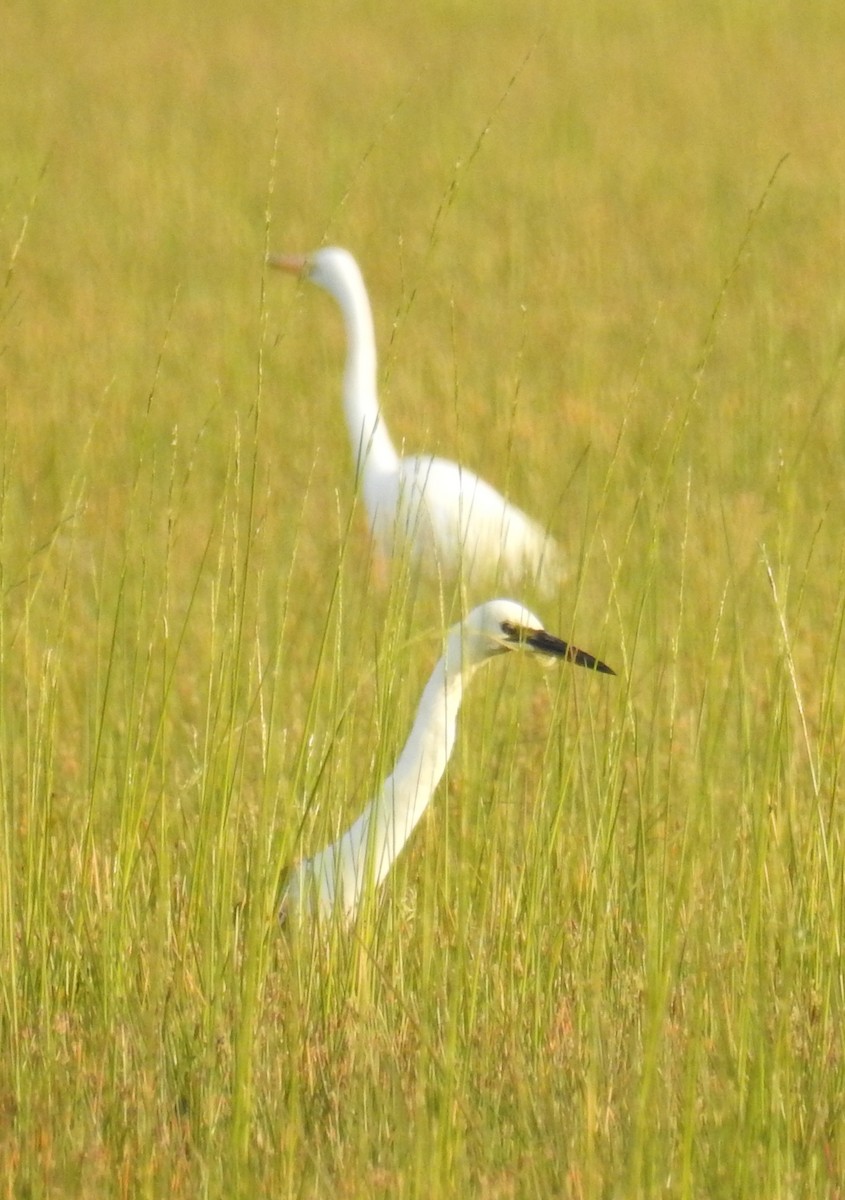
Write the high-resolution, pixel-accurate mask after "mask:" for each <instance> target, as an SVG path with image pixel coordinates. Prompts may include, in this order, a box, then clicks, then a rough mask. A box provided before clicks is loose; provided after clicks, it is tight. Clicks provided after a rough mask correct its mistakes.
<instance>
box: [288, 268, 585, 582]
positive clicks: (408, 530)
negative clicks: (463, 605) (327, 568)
mask: <svg viewBox="0 0 845 1200" xmlns="http://www.w3.org/2000/svg"><path fill="white" fill-rule="evenodd" d="M267 261H268V263H269V264H270V266H273V267H278V268H280V269H281V270H283V271H289V272H292V273H294V274H296V275H299V276H302V277H304V278H306V279H310V280H311V282H312V283H316V284H318V285H319V286H320V287H321V288H324V289H325V291H327V292H328V293H329V294H330V295H331V296H333V297H334V298H335V300H336V301H337V303H338V304H339V305H340V310H341V312H342V314H343V320H344V323H345V326H346V338H347V355H346V369H345V372H344V378H343V404H344V409H345V412H346V423H347V426H348V428H349V437H350V440H351V442H352V456H353V459H354V461H355V466H356V475H357V477H358V478H359V479H360V481H361V491H362V493H363V499H364V506H365V508H366V510H367V517H368V520H369V526H370V533H371V534H372V537H373V539H374V542H375V545H376V549H377V551H378V552H379V553H380V554H381V555H382V556H383V557H384V558H393V557H395V556H397V555H404V554H407V555H408V559H409V562H410V564H411V565H412V566H420V565H421V566H422V567H423V568H424V569H427V570H428V572H429V574H434V575H440V574H441V573H442V575H443V576H444V577H445V578H452V579H454V578H458V577H460V578H461V579H462V580H463V582H464V584H465V585H466V586H472V585H473V583H476V582H478V581H479V580H481V579H483V580H486V581H487V582H491V581H494V580H495V581H496V582H500V583H502V584H504V585H505V586H507V587H516V586H518V585H519V584H521V583H524V582H525V581H526V580H532V581H533V582H534V583H536V584H537V586H538V587H539V588H540V589H541V590H542V591H543V592H544V593H546V594H551V593H552V592H553V591H554V589H555V587H556V586H557V584H558V583H559V581H560V579H561V578H562V576H563V562H562V557H561V553H560V549H559V547H558V546H557V544H556V543H555V541H554V539H553V538H552V537H551V536H550V535H549V533H548V532H547V531H546V530H545V529H543V527H542V526H541V525H539V524H538V523H537V522H536V521H533V520H532V519H531V518H530V517H528V516H526V514H525V513H524V512H523V511H522V510H521V509H519V508H517V506H516V505H515V504H511V503H510V502H509V501H508V500H506V499H505V498H504V496H501V495H500V494H499V493H498V492H497V491H496V490H495V489H494V488H492V487H491V486H490V484H489V483H485V481H484V480H483V479H479V477H478V476H477V475H475V474H474V473H473V472H472V471H470V470H468V468H466V467H463V466H461V465H460V464H459V463H454V462H449V461H447V460H446V459H443V458H435V457H432V456H431V455H428V454H423V455H419V456H416V457H405V456H402V455H400V454H398V453H397V451H396V448H395V446H394V445H393V442H392V441H391V438H390V434H389V433H388V431H387V425H386V424H385V421H384V418H383V417H382V414H381V410H380V408H379V402H378V388H377V361H376V341H375V331H374V327H373V315H372V310H371V308H370V301H369V297H368V295H367V289H366V287H365V285H364V280H363V277H362V275H361V271H360V269H359V267H358V264H357V262H356V261H355V259H354V258H353V257H352V255H351V254H350V253H349V251H348V250H343V249H340V248H337V247H326V248H324V249H322V250H317V251H315V252H314V253H313V254H308V255H281V254H277V255H270V256H269V257H268V260H267Z"/></svg>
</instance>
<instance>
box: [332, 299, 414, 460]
mask: <svg viewBox="0 0 845 1200" xmlns="http://www.w3.org/2000/svg"><path fill="white" fill-rule="evenodd" d="M337 300H338V303H339V304H340V309H341V312H342V313H343V321H344V325H345V326H346V338H347V353H346V367H345V370H344V375H343V407H344V411H345V413H346V424H347V426H348V429H349V440H350V442H351V443H352V456H353V458H354V460H355V464H356V471H357V472H358V473H359V474H361V473H363V472H364V471H370V470H376V471H379V470H381V471H395V470H396V468H397V466H398V462H399V459H398V456H397V454H396V450H395V449H394V447H393V442H392V441H391V439H390V434H389V433H388V432H387V426H386V425H385V423H384V418H383V417H382V415H381V410H380V409H379V403H378V386H377V377H378V362H377V357H376V337H375V328H374V326H373V314H372V310H371V308H370V301H369V298H368V296H367V290H366V288H365V287H364V281H363V279H361V278H360V277H358V278H356V279H352V280H347V281H346V286H345V287H344V289H343V291H342V292H340V293H338V295H337Z"/></svg>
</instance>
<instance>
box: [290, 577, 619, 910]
mask: <svg viewBox="0 0 845 1200" xmlns="http://www.w3.org/2000/svg"><path fill="white" fill-rule="evenodd" d="M513 650H517V651H518V650H521V651H525V652H528V653H531V654H535V655H539V656H540V657H541V658H546V659H566V660H567V661H568V662H572V663H576V664H577V665H578V666H582V667H587V668H589V669H590V670H593V671H600V672H602V673H604V674H605V675H614V674H615V672H614V671H612V670H611V668H610V667H608V666H606V665H605V663H603V662H600V661H599V660H598V659H596V658H594V657H593V655H592V654H587V653H586V651H584V650H579V649H578V648H577V647H576V646H571V645H569V644H568V643H566V642H564V641H561V640H560V638H557V637H554V636H553V635H552V634H550V633H547V632H546V631H545V629H544V628H543V626H542V624H541V623H540V621H539V619H538V618H537V617H535V616H534V615H533V613H531V612H529V611H528V609H526V608H524V607H523V606H522V605H521V604H518V603H516V602H515V601H513V600H489V601H488V602H487V603H486V604H482V605H480V606H479V607H478V608H476V609H474V610H473V611H472V612H471V613H470V614H469V616H468V617H467V618H466V619H465V620H464V621H463V622H462V623H458V624H457V625H455V626H453V628H452V629H451V630H450V631H449V633H448V635H447V637H446V647H445V653H444V654H443V657H442V658H441V659H440V661H439V662H438V663H437V666H436V667H435V668H434V670H433V671H432V673H431V678H430V679H429V681H428V683H427V684H426V686H425V689H424V691H423V694H422V699H421V700H420V703H419V707H418V709H417V714H416V717H415V719H414V724H413V727H412V729H411V734H410V737H409V738H408V741H407V742H406V743H405V747H404V749H403V750H402V753H401V754H400V755H399V759H398V761H397V763H396V766H395V767H394V769H393V773H392V774H391V775H390V777H389V778H388V779H387V780H386V781H385V783H384V786H383V787H382V790H381V792H380V794H379V795H378V796H377V798H376V799H375V800H373V801H372V802H371V803H370V804H369V805H368V806H367V807H366V808H365V809H364V811H363V812H362V813H361V815H360V816H359V817H358V819H357V820H356V821H355V822H354V823H353V824H352V825H351V826H350V827H349V829H347V830H346V832H345V833H344V834H343V835H342V836H341V837H339V838H338V840H337V841H335V842H332V844H331V845H329V846H326V848H325V849H324V850H321V851H320V852H319V853H318V854H315V855H314V856H313V858H308V859H305V860H303V861H301V862H299V863H298V864H297V865H296V866H295V867H294V868H293V870H292V872H291V874H290V876H289V878H288V881H287V886H286V889H285V893H284V896H283V900H282V915H283V916H284V917H285V918H286V919H287V917H288V916H290V915H293V916H294V917H299V918H303V917H314V916H318V917H323V918H325V917H328V916H330V915H331V914H332V913H334V912H338V913H339V914H341V915H342V916H343V917H345V918H346V919H347V920H348V919H351V918H352V917H353V916H354V915H355V913H356V911H357V909H358V907H359V905H360V903H361V900H362V898H363V897H364V896H365V895H366V894H367V893H368V890H370V889H372V890H375V888H377V887H378V886H379V884H380V883H382V881H383V880H384V879H385V877H386V876H387V874H388V872H389V871H390V868H391V867H392V866H393V863H394V862H395V861H396V858H397V857H398V855H399V854H400V853H401V851H402V849H403V847H404V846H405V844H406V842H407V841H408V839H409V838H410V836H411V834H412V833H413V831H414V828H415V827H416V825H417V824H418V822H419V820H420V818H421V817H422V815H423V813H424V812H425V810H426V808H427V807H428V804H429V801H430V800H431V798H432V796H433V794H434V791H435V789H436V787H437V785H438V783H439V782H440V779H441V777H442V775H443V772H444V771H445V769H446V764H447V762H448V761H449V756H450V755H451V753H452V748H453V746H454V744H455V729H456V725H457V720H458V710H459V709H460V706H461V699H462V697H463V692H464V688H465V687H466V686H467V684H468V683H469V681H470V680H471V679H472V677H473V676H474V675H475V673H476V671H477V670H478V669H479V667H481V666H482V665H483V664H484V663H485V662H487V661H488V660H489V659H491V658H495V657H496V656H497V655H500V654H506V653H507V652H508V651H513Z"/></svg>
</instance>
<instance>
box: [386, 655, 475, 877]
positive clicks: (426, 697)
mask: <svg viewBox="0 0 845 1200" xmlns="http://www.w3.org/2000/svg"><path fill="white" fill-rule="evenodd" d="M478 665H479V664H477V663H475V664H472V665H467V666H463V667H459V668H455V667H451V666H450V665H449V662H448V656H447V655H444V657H443V658H441V660H440V662H439V663H438V664H437V666H436V667H435V668H434V671H433V672H432V675H431V678H430V679H429V681H428V683H427V684H426V687H425V690H424V691H423V694H422V698H421V700H420V703H419V707H418V708H417V715H416V717H415V718H414V725H413V728H412V730H411V734H410V737H409V738H408V741H407V742H406V744H405V747H404V749H403V751H402V753H401V754H400V756H399V760H398V762H397V763H396V766H395V768H394V770H393V774H392V775H391V776H390V778H389V779H387V780H386V782H385V785H384V787H383V789H382V793H381V796H380V797H379V798H378V800H376V801H375V803H374V804H373V806H372V807H373V814H372V816H373V819H374V821H375V828H374V830H372V831H371V834H370V836H371V838H372V841H371V846H372V853H373V859H372V861H373V864H374V882H375V884H376V886H377V885H378V884H379V883H381V881H382V880H383V879H384V877H385V876H386V875H387V873H388V872H389V870H390V868H391V866H392V865H393V862H394V861H395V859H396V858H397V857H398V855H399V854H400V853H401V852H402V849H403V848H404V846H405V843H406V842H407V841H408V839H409V838H410V836H411V834H412V833H413V831H414V829H415V828H416V826H417V824H418V823H419V821H420V818H421V817H422V815H423V813H424V812H425V810H426V808H427V807H428V805H429V802H430V801H431V798H432V796H433V795H434V792H435V789H436V788H437V785H438V783H439V782H440V780H441V779H442V777H443V772H444V771H445V770H446V764H447V763H448V761H449V757H450V755H451V753H452V749H453V747H454V745H455V734H456V729H457V721H458V712H459V711H460V707H461V700H462V698H463V690H464V687H465V686H466V684H467V683H468V682H469V679H470V677H471V676H472V674H474V672H475V668H476V667H477V666H478Z"/></svg>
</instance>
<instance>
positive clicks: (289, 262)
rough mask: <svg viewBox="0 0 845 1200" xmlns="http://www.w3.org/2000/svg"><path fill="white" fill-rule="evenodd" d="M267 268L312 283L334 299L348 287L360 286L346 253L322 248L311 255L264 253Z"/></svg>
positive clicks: (358, 270) (356, 271) (350, 259)
mask: <svg viewBox="0 0 845 1200" xmlns="http://www.w3.org/2000/svg"><path fill="white" fill-rule="evenodd" d="M267 265H268V266H270V267H275V268H276V269H277V270H279V271H287V272H288V274H290V275H298V276H299V277H300V279H308V280H309V281H310V282H311V283H316V284H317V286H318V287H321V288H323V289H324V290H325V291H327V292H329V293H330V294H331V295H332V296H334V297H335V298H339V294H340V291H341V290H342V289H343V288H344V287H345V286H349V285H350V284H355V285H358V284H359V283H360V285H361V286H363V281H362V280H361V271H360V269H359V267H358V264H357V263H356V261H355V259H354V258H353V257H352V255H351V254H350V253H349V251H348V250H344V249H343V248H342V247H340V246H323V247H322V248H321V249H320V250H314V251H313V252H312V253H311V254H268V255H267Z"/></svg>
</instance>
